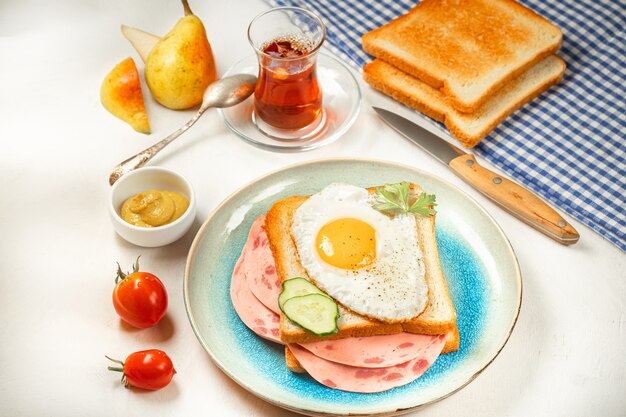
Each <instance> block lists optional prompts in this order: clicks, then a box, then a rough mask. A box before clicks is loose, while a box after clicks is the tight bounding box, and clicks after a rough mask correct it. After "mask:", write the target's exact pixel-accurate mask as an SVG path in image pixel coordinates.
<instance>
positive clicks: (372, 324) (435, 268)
mask: <svg viewBox="0 0 626 417" xmlns="http://www.w3.org/2000/svg"><path fill="white" fill-rule="evenodd" d="M368 191H369V192H370V193H373V192H374V189H373V188H372V189H368ZM411 191H412V192H413V193H417V194H419V193H420V192H421V191H422V190H421V188H419V186H418V185H416V184H412V185H411ZM308 198H309V197H301V196H294V197H289V198H286V199H284V200H281V201H279V202H277V203H275V204H274V205H273V206H272V208H271V209H270V210H269V211H268V213H267V215H266V218H265V224H264V229H265V232H266V233H267V236H268V238H269V246H270V248H271V252H272V255H273V258H274V262H275V265H276V273H277V275H278V278H279V279H280V281H281V282H284V281H285V280H287V279H290V278H293V277H304V278H307V279H310V278H309V276H308V274H307V271H306V269H305V268H304V267H303V266H302V264H301V263H300V261H299V255H298V250H297V247H296V244H295V243H294V239H293V236H292V234H291V227H292V222H293V217H294V213H295V212H296V210H297V209H298V207H300V206H301V205H302V204H303V203H304V202H305V201H306V200H307V199H308ZM415 219H416V225H417V236H418V240H419V246H420V249H421V253H422V255H423V258H424V266H425V279H426V282H427V284H428V299H429V303H428V306H427V307H426V309H425V310H424V311H423V312H422V313H421V314H420V315H419V316H418V317H416V318H413V319H411V320H409V321H405V322H399V323H389V322H382V321H378V320H375V319H372V318H368V317H365V316H362V315H359V314H357V313H355V312H353V311H351V310H349V309H348V308H346V307H345V306H343V305H341V304H339V319H338V321H337V327H338V332H337V333H335V334H333V335H330V336H317V335H315V334H314V333H311V332H308V331H306V330H304V329H303V328H302V327H300V326H298V325H297V324H295V323H293V322H292V321H291V320H289V319H288V318H287V317H286V316H285V314H283V313H282V312H281V314H280V327H279V329H280V339H281V340H282V342H284V343H285V344H286V345H287V346H286V348H285V356H286V363H287V366H288V368H289V369H290V370H292V371H294V372H304V368H303V367H301V366H300V364H299V363H298V360H297V359H296V358H295V356H294V355H293V353H292V352H291V350H290V345H291V346H293V345H292V344H300V343H309V342H318V341H321V340H336V339H345V338H358V337H368V336H377V335H391V334H398V333H402V332H406V333H414V334H421V335H445V336H446V341H445V345H444V347H443V350H442V353H448V352H452V351H456V350H458V349H459V343H460V338H459V332H458V328H457V325H456V312H455V308H454V305H453V302H452V300H451V298H450V294H449V292H448V286H447V283H446V279H445V277H444V275H443V272H442V271H441V267H440V264H439V255H438V251H437V241H436V236H435V216H420V215H415ZM441 337H442V338H443V336H441Z"/></svg>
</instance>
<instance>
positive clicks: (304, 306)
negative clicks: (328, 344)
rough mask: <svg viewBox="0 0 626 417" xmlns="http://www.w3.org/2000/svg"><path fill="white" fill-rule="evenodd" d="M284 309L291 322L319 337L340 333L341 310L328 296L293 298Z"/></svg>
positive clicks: (317, 295)
mask: <svg viewBox="0 0 626 417" xmlns="http://www.w3.org/2000/svg"><path fill="white" fill-rule="evenodd" d="M282 309H283V312H284V313H285V315H286V316H287V318H289V320H291V321H293V322H294V323H296V324H297V325H299V326H300V327H302V328H304V329H305V330H308V331H310V332H311V333H313V334H316V335H317V336H328V335H331V334H334V333H337V331H338V329H337V318H338V317H339V308H338V307H337V303H335V301H334V300H333V299H332V298H330V297H329V296H327V295H324V294H319V293H315V294H307V295H300V296H297V297H292V298H289V299H288V300H287V301H285V303H284V304H283V307H282Z"/></svg>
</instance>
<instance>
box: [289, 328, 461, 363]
mask: <svg viewBox="0 0 626 417" xmlns="http://www.w3.org/2000/svg"><path fill="white" fill-rule="evenodd" d="M460 342H461V339H460V337H459V330H458V329H457V328H456V327H455V328H454V329H453V330H451V331H450V332H449V333H448V338H447V339H446V344H445V345H444V346H443V350H442V351H441V354H442V355H443V354H445V353H450V352H456V351H457V350H459V345H460ZM285 363H286V364H287V368H288V369H289V370H290V371H291V372H297V373H300V374H303V373H306V369H304V368H303V367H302V365H300V362H298V359H296V357H295V356H294V355H293V353H292V352H291V350H290V349H289V347H288V346H285Z"/></svg>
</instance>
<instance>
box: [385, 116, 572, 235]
mask: <svg viewBox="0 0 626 417" xmlns="http://www.w3.org/2000/svg"><path fill="white" fill-rule="evenodd" d="M373 109H374V111H376V113H378V115H379V116H380V117H381V118H382V119H383V120H384V121H385V122H386V123H387V124H388V125H389V126H391V127H392V128H393V129H394V130H396V131H397V132H399V133H400V134H401V135H402V136H404V137H405V138H407V139H409V140H410V141H411V142H413V143H414V144H416V145H418V146H419V147H420V148H422V149H423V150H425V151H426V152H428V153H429V154H431V155H432V156H434V157H435V158H436V159H438V160H439V161H440V162H442V163H444V164H445V165H447V166H448V168H450V169H451V170H452V172H454V173H455V174H456V175H458V176H459V177H460V178H461V179H463V180H464V181H465V182H467V183H468V184H469V185H471V186H472V187H474V188H475V189H476V190H478V191H479V192H480V193H482V194H483V195H485V196H486V197H488V198H489V199H490V200H492V201H493V202H495V203H496V204H498V205H499V206H500V207H501V208H503V209H504V210H505V211H507V212H509V213H510V214H512V215H513V216H515V217H517V218H518V219H520V220H521V221H523V222H524V223H526V224H528V225H529V226H531V227H533V228H534V229H536V230H538V231H540V232H542V233H543V234H545V235H546V236H548V237H550V238H552V239H554V240H556V241H557V242H559V243H561V244H563V245H573V244H574V243H576V242H578V239H579V238H580V235H579V234H578V232H577V231H576V229H575V228H574V227H573V226H572V225H571V224H569V223H568V222H567V221H565V219H564V218H563V217H561V216H560V215H559V214H558V213H557V212H556V211H555V210H554V209H553V208H552V207H550V206H549V205H548V204H546V203H545V202H544V201H543V200H541V199H540V198H539V197H538V196H537V195H535V194H533V193H532V192H531V191H529V190H527V189H526V188H524V187H522V186H521V185H519V184H517V183H515V182H513V181H511V180H508V179H506V178H504V177H502V176H501V175H498V174H496V173H495V172H492V171H490V170H489V169H487V168H485V167H483V166H482V165H480V164H479V163H478V162H477V161H476V158H474V155H472V154H469V153H466V152H464V151H463V150H461V149H459V148H457V147H456V146H454V145H452V144H451V143H448V142H447V141H445V140H443V139H442V138H440V137H439V136H437V135H435V134H433V133H431V132H429V131H428V130H426V129H424V128H423V127H421V126H419V125H417V124H415V123H414V122H412V121H410V120H409V119H406V118H404V117H402V116H400V115H398V114H396V113H393V112H391V111H389V110H385V109H381V108H379V107H373Z"/></svg>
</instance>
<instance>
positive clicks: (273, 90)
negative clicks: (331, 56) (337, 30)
mask: <svg viewBox="0 0 626 417" xmlns="http://www.w3.org/2000/svg"><path fill="white" fill-rule="evenodd" d="M325 35H326V28H325V26H324V23H323V22H322V20H321V19H320V18H319V17H318V16H317V15H315V14H314V13H312V12H310V11H308V10H306V9H301V8H298V7H277V8H274V9H270V10H268V11H266V12H264V13H261V14H260V15H258V16H257V17H255V18H254V19H253V20H252V22H251V23H250V26H249V27H248V39H249V40H250V44H251V45H252V47H253V48H254V50H255V52H256V54H257V58H258V62H259V75H258V81H257V84H256V88H255V91H254V110H253V115H252V120H253V121H254V123H255V124H256V125H257V127H258V128H259V129H260V130H261V131H262V132H263V133H265V134H266V135H268V136H271V137H274V138H277V139H296V138H304V137H307V136H310V135H313V134H316V133H318V132H319V131H320V130H321V129H322V128H323V125H324V124H325V114H324V108H323V106H322V90H321V88H320V84H319V82H318V79H317V52H318V51H319V49H320V48H321V46H322V43H323V42H324V38H325Z"/></svg>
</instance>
